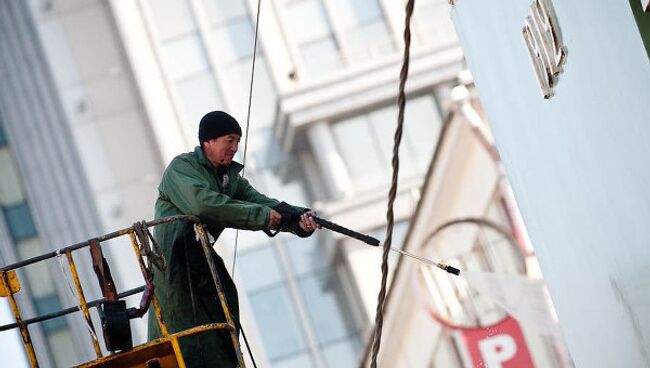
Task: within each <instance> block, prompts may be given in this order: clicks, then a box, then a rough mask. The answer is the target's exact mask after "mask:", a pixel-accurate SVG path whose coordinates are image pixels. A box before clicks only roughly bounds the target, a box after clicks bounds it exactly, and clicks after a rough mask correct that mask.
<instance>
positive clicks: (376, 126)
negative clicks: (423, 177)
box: [369, 103, 417, 178]
mask: <svg viewBox="0 0 650 368" xmlns="http://www.w3.org/2000/svg"><path fill="white" fill-rule="evenodd" d="M407 104H408V103H407ZM369 118H370V121H371V124H372V130H373V132H374V133H375V135H376V136H377V139H378V140H379V148H380V150H381V153H382V155H381V158H382V164H383V166H384V167H385V170H386V172H387V173H392V170H393V167H392V163H391V161H392V160H393V145H394V144H395V143H394V139H395V138H394V136H395V129H396V128H397V107H396V106H389V107H386V108H383V109H380V110H377V111H373V112H371V113H370V114H369ZM407 123H408V122H406V121H405V122H404V125H405V126H406V125H408V124H407ZM405 129H406V128H405ZM399 151H400V152H399V153H400V160H399V177H400V178H408V177H410V176H413V175H414V174H415V173H416V169H417V165H416V162H415V157H413V155H412V153H411V152H412V150H411V149H410V147H409V142H408V141H407V140H406V139H404V137H402V144H401V145H400V148H399ZM389 175H392V174H389Z"/></svg>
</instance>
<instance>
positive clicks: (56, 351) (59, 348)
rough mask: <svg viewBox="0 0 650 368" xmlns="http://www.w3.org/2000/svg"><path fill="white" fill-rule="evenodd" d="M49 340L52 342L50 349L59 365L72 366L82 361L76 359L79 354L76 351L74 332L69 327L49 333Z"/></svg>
mask: <svg viewBox="0 0 650 368" xmlns="http://www.w3.org/2000/svg"><path fill="white" fill-rule="evenodd" d="M47 341H48V343H49V344H50V350H51V351H52V355H53V356H54V361H55V362H56V366H57V367H72V366H74V365H77V364H79V363H80V362H79V361H77V359H76V358H77V356H78V355H77V354H76V352H75V348H74V342H73V341H72V334H71V333H70V330H69V329H67V328H65V329H60V330H57V331H52V332H51V333H48V335H47Z"/></svg>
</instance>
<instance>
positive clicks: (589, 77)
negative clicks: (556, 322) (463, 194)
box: [451, 0, 650, 367]
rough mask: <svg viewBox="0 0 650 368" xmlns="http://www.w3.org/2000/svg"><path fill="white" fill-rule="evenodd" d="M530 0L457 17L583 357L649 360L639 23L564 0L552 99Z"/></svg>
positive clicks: (590, 362) (648, 80)
mask: <svg viewBox="0 0 650 368" xmlns="http://www.w3.org/2000/svg"><path fill="white" fill-rule="evenodd" d="M529 5H530V1H521V0H518V1H515V0H502V1H482V0H458V1H456V5H455V6H454V7H453V8H452V11H451V14H452V18H453V21H454V23H455V25H456V29H457V32H458V34H459V38H460V42H461V45H462V46H463V48H464V52H465V54H466V58H467V60H468V65H469V68H470V70H471V71H472V73H473V75H474V78H475V81H476V86H477V89H478V92H479V95H480V97H481V100H482V103H483V105H484V106H485V110H486V112H487V115H488V118H489V120H490V123H491V124H492V129H493V132H494V134H495V137H496V141H497V146H498V148H499V150H500V153H501V155H502V157H503V160H504V163H505V166H506V170H507V173H508V176H509V179H510V180H511V182H512V186H513V188H514V192H515V196H516V198H517V202H518V203H519V205H520V209H521V212H522V215H523V218H524V221H525V223H526V227H527V228H528V230H529V232H530V236H531V239H532V241H533V245H534V247H535V250H536V253H537V255H538V258H539V261H540V264H541V268H542V271H543V272H544V276H545V279H546V281H547V283H548V285H549V288H550V291H551V295H552V298H553V300H554V303H555V306H556V308H557V311H558V314H559V318H560V323H561V326H562V328H563V332H564V334H565V338H566V341H567V343H568V345H569V349H570V351H571V354H572V357H573V359H574V361H575V363H576V365H577V366H578V367H615V366H618V367H642V366H650V281H649V280H650V277H649V276H650V267H648V266H649V265H650V247H648V244H647V243H648V241H647V239H648V238H650V227H648V226H647V222H648V219H649V218H650V196H648V187H649V184H650V170H648V167H650V151H649V149H648V143H647V142H648V140H649V139H650V127H649V126H648V120H649V119H648V116H650V105H648V104H647V101H646V100H647V97H648V96H649V95H650V63H648V57H647V55H646V51H645V49H644V46H643V42H642V39H641V36H640V34H639V30H638V28H637V26H636V23H635V20H634V18H633V14H632V11H631V9H630V4H629V3H628V2H627V1H604V0H601V1H597V2H594V1H588V0H571V1H567V0H565V1H560V0H555V1H553V2H552V5H553V6H554V8H555V12H556V15H557V19H558V23H559V26H560V29H561V31H562V35H563V39H564V44H565V45H566V47H567V50H568V57H567V62H566V65H565V68H564V72H563V73H562V74H561V75H560V79H559V83H558V85H557V87H556V89H555V96H553V97H552V98H551V99H550V100H545V99H543V98H542V97H541V93H540V91H539V87H538V84H537V81H536V78H535V74H534V71H533V67H532V64H531V62H530V60H529V57H528V54H527V50H526V48H525V45H524V42H523V38H522V35H521V30H522V28H523V26H524V24H525V19H526V16H527V15H528V13H529ZM646 14H648V13H646Z"/></svg>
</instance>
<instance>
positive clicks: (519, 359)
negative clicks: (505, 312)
mask: <svg viewBox="0 0 650 368" xmlns="http://www.w3.org/2000/svg"><path fill="white" fill-rule="evenodd" d="M461 334H462V336H463V339H464V340H465V345H466V346H467V350H468V352H469V355H470V358H471V359H472V367H475V368H533V367H534V365H533V360H532V359H531V357H530V353H529V352H528V347H527V346H526V341H525V340H524V336H523V334H522V333H521V328H519V324H518V323H517V321H516V320H515V319H514V318H512V317H507V318H506V319H504V320H503V321H501V322H499V323H497V324H496V325H492V326H489V327H482V328H470V329H462V330H461Z"/></svg>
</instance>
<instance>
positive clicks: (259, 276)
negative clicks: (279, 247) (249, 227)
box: [238, 245, 284, 291]
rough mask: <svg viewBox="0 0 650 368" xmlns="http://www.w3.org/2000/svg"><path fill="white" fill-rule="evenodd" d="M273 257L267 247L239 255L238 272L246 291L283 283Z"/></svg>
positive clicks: (269, 247)
mask: <svg viewBox="0 0 650 368" xmlns="http://www.w3.org/2000/svg"><path fill="white" fill-rule="evenodd" d="M275 257H276V256H275V254H274V252H273V249H271V246H269V245H265V246H261V247H257V249H253V250H250V251H247V252H246V253H243V254H242V255H241V257H240V264H239V268H238V270H239V271H240V272H241V273H242V279H243V280H244V285H245V286H246V290H250V291H254V290H256V289H260V288H264V287H268V286H271V285H273V284H277V283H281V282H282V281H283V279H284V277H283V276H282V273H281V271H280V266H279V265H278V261H277V260H276V258H275Z"/></svg>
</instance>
